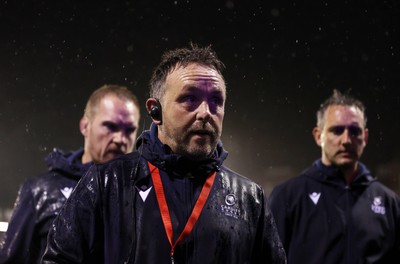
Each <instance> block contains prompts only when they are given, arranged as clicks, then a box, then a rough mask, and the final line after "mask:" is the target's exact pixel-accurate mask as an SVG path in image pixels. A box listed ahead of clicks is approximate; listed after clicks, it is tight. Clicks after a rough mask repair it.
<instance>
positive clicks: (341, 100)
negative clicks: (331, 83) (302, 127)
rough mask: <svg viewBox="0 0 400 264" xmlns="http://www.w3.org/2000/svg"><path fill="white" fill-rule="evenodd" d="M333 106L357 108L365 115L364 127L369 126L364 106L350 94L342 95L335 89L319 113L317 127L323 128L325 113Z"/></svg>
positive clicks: (321, 106)
mask: <svg viewBox="0 0 400 264" xmlns="http://www.w3.org/2000/svg"><path fill="white" fill-rule="evenodd" d="M331 105H344V106H355V107H356V108H358V109H359V110H360V111H361V112H362V113H363V115H364V126H366V125H367V117H366V115H365V106H364V104H363V103H362V102H361V101H360V100H358V99H356V98H354V97H352V96H351V95H349V94H348V93H346V94H345V93H341V92H340V91H339V90H337V89H334V90H333V93H332V95H331V96H330V97H329V98H328V99H326V100H325V101H324V102H323V103H322V104H321V105H320V108H319V109H318V111H317V127H322V126H323V125H324V121H325V111H326V109H328V107H329V106H331Z"/></svg>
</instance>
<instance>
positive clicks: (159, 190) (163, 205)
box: [148, 162, 216, 263]
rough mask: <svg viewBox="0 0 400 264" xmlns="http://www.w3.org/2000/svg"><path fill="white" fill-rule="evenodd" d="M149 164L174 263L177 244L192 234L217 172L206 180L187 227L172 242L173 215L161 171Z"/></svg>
mask: <svg viewBox="0 0 400 264" xmlns="http://www.w3.org/2000/svg"><path fill="white" fill-rule="evenodd" d="M148 164H149V168H150V173H151V178H152V180H153V184H154V190H155V192H156V197H157V201H158V206H159V207H160V213H161V217H162V220H163V223H164V228H165V232H166V233H167V237H168V241H169V244H170V245H171V261H172V263H174V250H175V246H176V245H177V244H178V243H179V242H181V241H182V240H183V239H185V238H186V237H187V236H188V235H189V234H190V232H191V231H192V229H193V227H194V225H195V224H196V222H197V219H198V218H199V216H200V213H201V211H202V210H203V207H204V204H205V203H206V201H207V197H208V195H209V194H210V190H211V187H212V185H213V183H214V179H215V175H216V172H213V173H212V174H211V175H210V176H209V177H208V178H207V180H206V182H205V183H204V185H203V188H202V189H201V192H200V195H199V198H197V201H196V204H195V205H194V208H193V211H192V213H191V215H190V217H189V219H188V221H187V223H186V225H185V228H184V229H183V231H182V233H181V234H180V235H179V237H178V239H177V240H176V241H175V243H173V242H172V238H173V229H172V222H171V217H170V215H169V209H168V204H167V200H166V199H165V193H164V188H163V185H162V181H161V177H160V171H159V170H158V168H157V167H155V166H153V164H151V163H150V162H148Z"/></svg>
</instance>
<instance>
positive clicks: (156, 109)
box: [149, 99, 162, 124]
mask: <svg viewBox="0 0 400 264" xmlns="http://www.w3.org/2000/svg"><path fill="white" fill-rule="evenodd" d="M149 115H150V116H151V118H153V119H154V120H157V121H160V124H161V122H162V111H161V104H160V101H159V100H158V99H156V104H155V105H154V106H153V107H152V108H151V109H150V112H149Z"/></svg>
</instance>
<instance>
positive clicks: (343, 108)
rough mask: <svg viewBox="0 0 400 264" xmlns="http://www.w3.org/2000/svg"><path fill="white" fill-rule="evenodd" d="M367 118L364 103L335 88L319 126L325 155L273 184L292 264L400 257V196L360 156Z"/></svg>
mask: <svg viewBox="0 0 400 264" xmlns="http://www.w3.org/2000/svg"><path fill="white" fill-rule="evenodd" d="M366 124H367V117H366V115H365V107H364V104H363V103H362V102H361V101H360V100H358V99H355V98H354V97H352V96H350V95H348V94H342V93H341V92H339V91H338V90H334V91H333V94H332V96H331V97H329V98H328V99H326V100H325V101H324V102H323V103H322V104H321V107H320V109H319V110H318V111H317V126H316V127H315V128H314V130H313V136H314V140H315V142H316V144H317V145H318V146H320V148H321V158H320V159H318V160H316V161H315V162H314V163H313V165H312V166H311V167H310V168H308V169H306V170H305V171H304V172H302V173H301V174H300V175H299V176H297V177H295V178H293V179H290V180H288V181H287V182H285V183H283V184H281V185H279V186H277V187H275V189H274V190H273V191H272V193H271V195H270V197H269V201H270V205H271V209H272V211H273V215H274V217H275V220H276V222H277V226H278V231H279V234H280V237H281V239H282V242H283V245H284V248H285V250H286V253H287V257H288V263H289V264H296V263H299V264H303V263H307V264H320V263H324V264H337V263H343V264H361V263H385V264H388V263H398V262H399V259H400V200H399V197H398V196H397V195H396V194H395V193H394V192H393V191H392V190H390V189H389V188H387V187H386V186H384V185H383V184H382V183H380V182H379V181H378V180H377V179H376V178H375V177H373V176H372V175H371V173H370V172H369V170H368V169H367V167H366V166H365V165H364V164H363V163H361V162H360V161H359V160H360V158H361V155H362V153H363V151H364V148H365V146H366V145H367V142H368V129H367V127H366Z"/></svg>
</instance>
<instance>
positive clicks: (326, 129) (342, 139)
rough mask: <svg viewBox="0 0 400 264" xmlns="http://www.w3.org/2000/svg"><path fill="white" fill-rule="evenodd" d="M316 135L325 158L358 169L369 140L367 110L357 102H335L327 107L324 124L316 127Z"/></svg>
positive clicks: (331, 163)
mask: <svg viewBox="0 0 400 264" xmlns="http://www.w3.org/2000/svg"><path fill="white" fill-rule="evenodd" d="M313 133H314V138H315V141H316V142H317V144H318V145H319V146H320V147H321V150H322V162H323V163H324V164H325V165H336V166H339V167H344V168H351V169H354V170H355V169H356V166H357V162H358V160H359V159H360V157H361V155H362V153H363V151H364V148H365V146H366V144H367V141H368V129H366V128H365V127H364V114H363V113H362V112H361V111H360V110H359V109H358V108H356V107H354V106H344V105H332V106H329V107H328V109H327V110H326V111H325V122H324V123H323V127H321V128H314V131H313Z"/></svg>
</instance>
